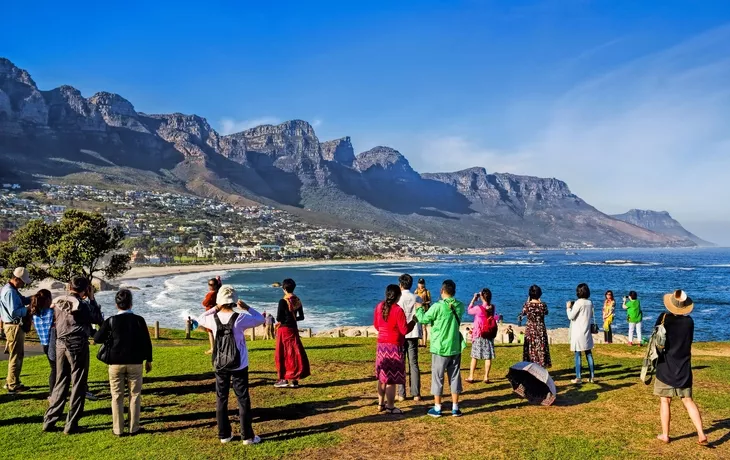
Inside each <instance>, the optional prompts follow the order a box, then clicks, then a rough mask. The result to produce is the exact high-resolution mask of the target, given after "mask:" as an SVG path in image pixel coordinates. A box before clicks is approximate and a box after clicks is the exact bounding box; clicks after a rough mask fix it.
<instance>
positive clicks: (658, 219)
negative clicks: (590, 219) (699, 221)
mask: <svg viewBox="0 0 730 460" xmlns="http://www.w3.org/2000/svg"><path fill="white" fill-rule="evenodd" d="M613 217H614V218H615V219H618V220H621V221H624V222H628V223H630V224H632V225H636V226H638V227H641V228H645V229H647V230H651V231H653V232H656V233H660V234H662V235H667V236H670V237H676V238H682V239H688V240H691V241H694V242H695V243H697V245H698V246H715V244H714V243H710V242H709V241H705V240H703V239H702V238H700V237H698V236H697V235H695V234H694V233H692V232H690V231H688V230H687V229H685V228H684V227H683V226H682V224H680V223H679V222H678V221H676V220H675V219H674V218H673V217H672V216H671V215H669V213H668V212H666V211H650V210H643V209H632V210H630V211H629V212H627V213H624V214H618V215H614V216H613Z"/></svg>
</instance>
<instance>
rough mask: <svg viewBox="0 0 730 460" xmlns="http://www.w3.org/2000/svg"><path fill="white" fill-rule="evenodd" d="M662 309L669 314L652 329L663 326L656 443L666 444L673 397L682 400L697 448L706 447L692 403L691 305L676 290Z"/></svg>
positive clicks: (658, 364) (698, 418) (657, 394)
mask: <svg viewBox="0 0 730 460" xmlns="http://www.w3.org/2000/svg"><path fill="white" fill-rule="evenodd" d="M664 306H665V307H666V308H667V310H669V313H663V314H661V315H659V318H657V322H656V326H660V325H663V326H664V329H665V330H666V342H665V345H664V350H663V351H662V352H660V353H659V359H658V360H657V367H656V380H655V381H654V394H655V395H656V396H659V397H660V398H661V403H660V417H661V423H662V434H660V435H659V436H657V439H659V440H660V441H662V442H665V443H668V442H669V421H670V419H671V414H670V411H671V402H672V397H675V396H677V397H680V398H682V403H683V404H684V407H685V408H686V409H687V413H688V414H689V417H690V419H692V423H693V424H694V426H695V428H696V429H697V436H698V442H699V444H700V445H707V436H705V432H704V431H703V429H702V417H701V416H700V411H699V409H697V404H695V402H694V400H693V399H692V340H693V338H694V329H695V325H694V321H692V318H691V317H690V316H689V314H690V313H691V312H692V309H693V308H694V304H693V303H692V299H690V298H689V297H688V296H687V293H686V292H684V291H682V290H676V291H674V292H673V293H670V294H666V295H665V296H664Z"/></svg>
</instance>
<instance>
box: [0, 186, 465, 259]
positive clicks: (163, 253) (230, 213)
mask: <svg viewBox="0 0 730 460" xmlns="http://www.w3.org/2000/svg"><path fill="white" fill-rule="evenodd" d="M80 203H83V205H84V209H96V210H97V211H98V212H101V213H102V214H103V215H104V216H105V217H106V218H107V219H108V221H109V222H110V224H111V225H114V226H118V227H121V228H122V229H124V231H125V232H126V234H127V238H128V239H127V241H126V242H125V245H126V247H127V248H128V250H129V251H130V252H132V253H133V254H134V256H133V257H132V262H133V263H145V264H155V263H171V262H174V261H184V260H191V259H192V260H207V261H210V260H220V261H249V260H281V259H295V258H302V257H306V258H330V257H356V256H359V257H362V256H369V257H370V256H383V255H386V254H387V255H394V254H399V255H425V254H440V253H450V252H451V251H450V250H449V249H447V248H443V247H438V246H435V245H430V244H427V243H424V242H420V241H418V240H417V239H415V238H411V237H408V236H395V235H386V234H381V233H375V232H371V231H366V230H358V229H341V228H325V227H318V226H315V225H311V224H308V223H306V222H303V221H300V220H299V219H297V218H296V217H294V216H293V215H291V214H289V213H287V212H285V211H282V210H279V209H275V208H272V207H267V206H234V205H231V204H229V203H222V202H218V201H216V200H211V199H207V198H200V197H195V196H189V195H183V194H175V193H169V192H164V193H163V192H155V191H147V190H126V191H118V190H105V189H98V188H95V187H90V186H84V185H68V186H67V185H51V184H44V185H43V186H42V188H41V190H40V192H38V193H24V194H22V195H21V194H18V193H17V192H13V191H7V190H0V205H1V206H0V217H4V218H5V221H6V222H7V221H10V222H14V223H16V224H17V225H22V224H23V223H25V222H27V221H28V220H31V219H36V218H42V219H45V220H46V221H49V222H52V221H55V220H57V219H60V218H61V216H62V215H63V213H64V211H65V210H66V209H69V208H72V207H77V206H79V204H80ZM13 228H14V227H13Z"/></svg>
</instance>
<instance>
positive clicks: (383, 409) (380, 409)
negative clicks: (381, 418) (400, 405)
mask: <svg viewBox="0 0 730 460" xmlns="http://www.w3.org/2000/svg"><path fill="white" fill-rule="evenodd" d="M386 409H387V408H386V407H385V404H378V412H385V410H386Z"/></svg>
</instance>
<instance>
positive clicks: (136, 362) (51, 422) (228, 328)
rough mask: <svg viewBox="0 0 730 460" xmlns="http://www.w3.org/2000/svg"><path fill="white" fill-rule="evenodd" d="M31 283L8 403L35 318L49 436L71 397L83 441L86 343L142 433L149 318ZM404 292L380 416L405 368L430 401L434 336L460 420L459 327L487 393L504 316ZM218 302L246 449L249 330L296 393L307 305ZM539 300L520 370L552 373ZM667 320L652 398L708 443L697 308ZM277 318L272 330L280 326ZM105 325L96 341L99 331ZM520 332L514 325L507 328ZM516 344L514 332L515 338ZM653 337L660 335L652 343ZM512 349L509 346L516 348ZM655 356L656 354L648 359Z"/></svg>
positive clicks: (635, 315)
mask: <svg viewBox="0 0 730 460" xmlns="http://www.w3.org/2000/svg"><path fill="white" fill-rule="evenodd" d="M30 283H31V280H30V277H29V275H28V273H27V271H26V270H25V269H24V268H22V267H21V268H17V269H16V270H15V271H14V273H13V277H12V278H11V279H10V281H9V282H8V283H7V284H6V285H5V286H3V288H2V290H1V291H0V316H1V318H2V321H3V331H4V334H5V336H6V346H5V351H6V353H7V354H9V360H8V375H7V382H6V385H5V388H6V389H7V390H8V392H10V393H18V392H22V391H25V390H27V387H25V386H23V385H22V383H21V382H20V374H21V370H22V364H23V356H24V337H25V333H26V331H27V330H29V328H30V321H31V320H30V318H32V322H33V323H34V325H35V328H36V330H37V333H38V337H39V340H40V342H41V344H42V345H43V350H44V352H45V354H46V356H47V358H48V362H49V364H50V367H51V371H50V373H49V391H50V396H49V408H48V410H47V411H46V414H45V416H44V421H43V430H44V431H53V430H55V428H56V423H57V422H58V421H59V420H60V419H61V417H62V415H63V411H64V407H65V405H66V402H67V399H68V398H69V396H70V409H69V412H68V414H67V418H66V423H65V426H64V432H66V433H67V434H72V433H77V432H79V431H81V428H80V427H79V419H80V418H81V417H82V415H83V412H84V404H85V400H86V394H87V390H88V388H87V381H88V374H89V363H90V356H89V340H90V339H91V338H93V340H94V342H95V343H97V344H101V345H102V346H101V348H100V349H99V353H98V355H97V358H98V359H99V360H101V361H102V362H104V363H106V364H107V365H108V374H109V384H110V392H111V400H112V401H111V402H112V419H113V433H114V434H115V435H117V436H123V435H124V434H125V433H124V428H125V423H124V395H125V393H128V394H129V400H130V402H129V421H128V424H129V434H130V435H135V434H137V433H139V432H141V431H142V430H143V429H142V428H140V424H139V416H140V410H141V396H140V395H141V389H142V374H143V370H145V371H146V372H150V371H151V370H152V343H151V340H150V335H149V331H148V328H147V324H146V323H145V320H144V318H142V317H141V316H138V315H135V314H134V313H132V307H133V299H132V293H131V292H130V291H129V290H127V289H121V290H119V292H117V294H116V297H115V303H116V307H117V313H116V314H115V315H112V316H110V317H109V318H106V319H105V318H104V316H103V314H102V312H101V309H100V308H99V305H98V304H97V302H96V300H95V298H94V288H93V287H92V286H91V284H90V282H89V280H88V278H86V277H83V276H77V277H73V278H72V279H71V281H70V283H69V294H68V295H64V296H60V297H57V298H55V299H52V298H51V293H50V292H49V291H47V290H43V289H42V290H40V291H38V292H37V293H36V294H35V295H34V296H31V297H25V296H23V295H22V294H21V293H20V289H23V288H24V287H26V286H28V285H29V284H30ZM398 283H399V284H398V285H395V284H392V285H389V286H387V287H386V290H385V296H384V300H383V301H382V302H380V303H379V304H378V305H377V306H376V307H375V311H374V319H373V325H374V327H375V328H376V330H377V332H378V339H377V351H376V362H375V376H376V378H377V380H378V404H379V406H378V407H379V411H381V412H384V413H386V414H389V415H398V414H402V411H401V410H400V409H399V408H397V407H396V406H395V403H396V400H398V401H403V400H404V399H405V397H406V386H407V382H406V363H408V368H409V373H408V375H409V376H410V382H409V385H408V386H409V391H410V396H411V397H412V398H413V400H415V401H420V400H421V399H422V395H421V389H420V369H419V363H418V346H419V342H420V341H421V339H423V338H424V335H425V333H426V331H427V330H428V327H430V331H431V337H430V340H429V343H430V345H429V347H430V348H429V349H430V352H431V394H432V395H433V397H434V405H433V407H432V408H430V409H429V410H428V415H429V416H432V417H441V416H442V415H443V408H442V402H443V400H442V395H443V391H444V380H445V379H448V381H449V389H450V392H451V401H452V406H451V415H452V416H454V417H460V416H461V415H462V411H461V410H460V407H459V397H460V395H461V393H462V382H461V354H462V352H463V350H464V349H465V348H466V346H467V344H466V340H465V338H464V336H463V335H462V333H461V330H460V329H461V321H462V317H463V316H464V314H465V313H468V314H470V315H472V316H473V317H474V322H473V325H472V328H471V329H470V330H469V333H470V334H471V342H472V347H471V358H472V360H471V366H470V372H469V378H468V379H466V380H467V382H469V383H475V382H476V380H475V379H474V373H475V371H476V367H477V364H478V361H480V360H483V361H485V374H484V379H483V382H485V383H489V382H490V381H489V372H490V368H491V361H492V360H493V359H494V358H495V347H494V338H495V336H496V334H497V330H498V325H497V315H496V314H495V306H494V305H493V304H492V292H491V291H490V290H489V289H487V288H485V289H482V290H481V291H480V292H478V293H476V294H474V296H473V298H472V300H471V302H470V304H469V305H468V306H465V305H464V304H463V303H462V302H460V301H459V300H457V299H456V283H454V281H452V280H446V281H444V282H443V283H442V285H441V289H440V293H439V294H440V295H439V300H438V301H436V302H435V303H433V302H432V299H431V294H430V292H429V291H428V289H426V286H425V281H424V280H423V279H421V280H419V282H418V289H417V290H416V291H415V292H413V293H412V292H411V289H412V287H413V278H412V277H411V276H410V275H408V274H404V275H402V276H400V278H399V279H398ZM208 286H209V292H208V294H207V295H206V297H205V300H204V301H203V305H204V306H205V309H206V311H205V313H203V314H202V315H201V317H200V318H199V323H200V326H201V327H203V328H205V330H206V331H208V332H209V334H210V335H209V337H210V345H211V347H210V349H209V350H208V351H207V352H206V353H208V354H210V355H212V363H213V369H214V374H215V387H216V416H217V422H218V437H219V439H220V441H221V442H222V443H228V442H230V441H231V440H232V439H233V438H232V430H231V424H230V420H229V417H228V409H227V407H228V398H229V392H230V388H231V386H233V390H234V393H235V395H236V397H237V400H238V405H239V418H240V423H241V439H242V441H243V443H244V444H246V445H248V444H256V443H258V442H260V441H261V439H260V437H259V436H256V435H255V433H254V431H253V427H252V422H251V420H252V416H251V399H250V395H249V381H248V380H249V371H248V364H249V361H248V351H247V346H246V339H245V336H244V331H245V330H246V329H248V328H255V327H258V326H260V325H262V324H265V325H266V328H265V329H266V335H267V336H269V337H273V336H274V335H275V338H276V348H275V365H276V370H277V382H276V383H275V385H274V386H275V387H277V388H297V387H298V385H299V381H300V380H301V379H304V378H306V377H307V376H309V375H310V366H309V360H308V358H307V354H306V351H305V349H304V346H303V344H302V341H301V339H300V336H299V328H298V322H299V321H302V320H303V319H304V309H303V306H302V301H301V300H300V299H299V297H298V296H297V295H295V294H294V291H295V289H296V283H295V282H294V280H292V279H286V280H284V281H283V282H282V290H283V297H282V299H281V300H280V301H279V303H278V308H277V313H276V317H275V318H274V317H273V316H272V315H267V314H266V313H264V314H260V313H258V312H257V311H256V310H255V309H253V308H251V307H250V306H249V305H248V304H246V303H245V302H244V301H243V300H242V299H239V298H238V295H237V292H236V290H235V288H234V287H233V286H231V285H224V284H222V282H221V280H220V278H212V279H211V280H209V283H208ZM590 296H591V293H590V289H589V287H588V285H586V284H584V283H582V284H580V285H578V287H577V288H576V297H577V300H575V301H570V302H568V303H567V305H566V315H567V317H568V319H569V320H570V322H571V327H570V350H571V351H572V352H574V354H575V372H576V377H575V379H573V380H572V382H573V383H576V384H577V383H582V379H581V364H582V354H585V355H586V359H587V361H588V368H589V372H590V378H589V382H595V374H594V370H595V369H594V360H593V355H592V349H593V347H594V342H593V334H595V333H597V332H598V325H597V323H596V321H595V313H594V311H593V304H592V302H591V301H590ZM541 297H542V290H541V289H540V287H539V286H537V285H533V286H531V287H530V288H529V291H528V300H527V301H526V302H525V304H524V305H523V308H522V312H521V315H520V317H521V318H522V317H526V318H527V323H526V326H525V332H524V341H523V360H525V361H530V362H533V363H537V364H539V365H540V366H543V367H546V368H549V367H550V366H551V364H552V362H551V357H550V348H549V343H548V334H547V328H546V326H545V316H546V315H547V314H548V307H547V304H545V303H544V302H543V301H542V300H541ZM664 304H665V307H666V308H667V312H665V313H664V314H662V315H660V317H659V318H658V319H657V322H656V327H655V332H654V335H653V336H652V346H650V347H649V348H650V350H649V351H652V350H653V349H652V347H653V346H654V345H653V344H654V343H655V342H654V341H655V340H656V343H657V345H656V349H659V346H660V345H659V344H661V353H658V354H657V355H656V356H654V357H653V359H652V360H649V359H648V358H647V359H646V360H645V366H646V365H647V364H646V363H647V362H648V363H650V364H651V365H652V366H655V367H656V381H655V387H654V393H655V395H657V396H659V397H660V398H661V404H660V407H661V411H660V415H661V417H660V418H661V426H662V434H661V435H659V436H658V439H660V440H661V441H663V442H669V420H670V402H671V399H672V398H673V397H680V398H682V401H683V403H684V405H685V407H686V409H687V411H688V413H689V415H690V417H691V419H692V421H693V423H694V424H695V427H696V428H697V432H698V437H699V439H698V441H699V443H700V444H707V437H706V436H705V434H704V432H703V431H702V419H701V417H700V414H699V411H698V409H697V406H696V405H695V403H694V401H693V400H692V383H693V382H692V369H691V344H692V340H693V333H694V323H693V321H692V318H691V317H690V316H689V314H690V312H691V311H692V308H693V306H694V305H693V303H692V301H691V299H690V298H689V297H688V296H687V294H686V293H685V292H684V291H681V290H678V291H675V292H674V293H672V294H667V295H666V296H665V298H664ZM622 307H623V309H625V310H627V317H628V321H629V330H630V332H629V342H630V343H633V331H634V330H636V332H637V333H638V343H639V345H641V340H642V339H641V321H642V311H641V305H640V302H639V300H638V296H637V294H636V292H634V291H631V292H630V293H629V295H628V296H626V297H625V298H624V299H623V305H622ZM614 316H615V300H614V298H613V293H612V292H611V291H608V292H606V294H605V299H604V308H603V325H604V334H605V335H604V339H605V342H607V343H611V342H612V329H611V324H612V323H613V320H614ZM274 319H275V321H274ZM94 326H98V330H97V331H94V329H93V327H94ZM509 330H511V326H510V327H509ZM512 334H514V332H512ZM655 336H656V337H655ZM510 342H511V339H510ZM647 356H649V354H647Z"/></svg>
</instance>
